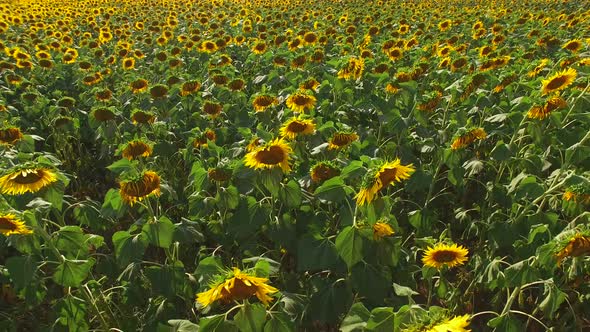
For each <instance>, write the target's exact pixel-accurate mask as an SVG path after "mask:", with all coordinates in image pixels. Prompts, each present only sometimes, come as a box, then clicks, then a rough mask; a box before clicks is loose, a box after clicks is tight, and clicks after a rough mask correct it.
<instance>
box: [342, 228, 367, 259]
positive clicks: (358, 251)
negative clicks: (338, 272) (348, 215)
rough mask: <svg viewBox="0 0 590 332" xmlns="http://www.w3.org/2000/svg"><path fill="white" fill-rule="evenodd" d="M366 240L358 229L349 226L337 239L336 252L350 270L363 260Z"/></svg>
mask: <svg viewBox="0 0 590 332" xmlns="http://www.w3.org/2000/svg"><path fill="white" fill-rule="evenodd" d="M363 245H364V238H363V237H362V236H361V234H360V232H359V230H358V229H357V228H356V227H353V226H348V227H346V228H345V229H343V230H342V231H341V232H340V234H338V237H337V238H336V250H337V251H338V254H339V255H340V257H342V259H343V260H344V262H346V265H348V268H352V267H353V266H354V265H355V264H356V263H358V262H360V261H361V260H362V259H363Z"/></svg>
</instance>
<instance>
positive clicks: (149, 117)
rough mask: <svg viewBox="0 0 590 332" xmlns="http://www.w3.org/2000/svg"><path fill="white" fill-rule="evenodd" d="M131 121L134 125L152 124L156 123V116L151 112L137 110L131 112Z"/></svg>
mask: <svg viewBox="0 0 590 332" xmlns="http://www.w3.org/2000/svg"><path fill="white" fill-rule="evenodd" d="M131 121H132V122H133V124H151V123H154V122H155V121H156V115H155V114H154V113H152V112H151V111H144V110H140V109H135V110H133V112H131Z"/></svg>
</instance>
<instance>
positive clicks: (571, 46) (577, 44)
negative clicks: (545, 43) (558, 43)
mask: <svg viewBox="0 0 590 332" xmlns="http://www.w3.org/2000/svg"><path fill="white" fill-rule="evenodd" d="M582 46H584V44H583V42H582V41H581V40H580V39H572V40H570V41H568V42H566V43H565V44H563V47H562V48H563V49H566V50H568V51H570V52H572V53H577V52H578V51H579V50H580V49H581V48H582Z"/></svg>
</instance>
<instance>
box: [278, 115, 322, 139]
mask: <svg viewBox="0 0 590 332" xmlns="http://www.w3.org/2000/svg"><path fill="white" fill-rule="evenodd" d="M314 132H315V124H314V123H313V120H310V119H304V118H302V117H301V116H295V117H292V118H291V119H289V120H288V121H287V122H285V123H284V124H283V126H282V127H281V129H280V133H281V136H283V137H286V138H288V139H295V137H297V136H299V135H311V134H313V133H314Z"/></svg>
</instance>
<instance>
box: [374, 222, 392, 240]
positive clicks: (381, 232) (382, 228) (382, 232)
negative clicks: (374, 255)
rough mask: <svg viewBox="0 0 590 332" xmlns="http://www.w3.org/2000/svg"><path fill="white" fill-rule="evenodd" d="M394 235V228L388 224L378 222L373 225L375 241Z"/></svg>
mask: <svg viewBox="0 0 590 332" xmlns="http://www.w3.org/2000/svg"><path fill="white" fill-rule="evenodd" d="M393 233H394V232H393V228H391V226H390V225H389V224H388V223H384V222H380V221H378V222H376V223H375V225H373V239H375V240H378V239H381V238H384V237H386V236H390V235H393Z"/></svg>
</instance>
